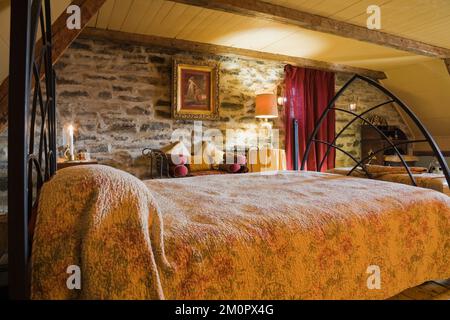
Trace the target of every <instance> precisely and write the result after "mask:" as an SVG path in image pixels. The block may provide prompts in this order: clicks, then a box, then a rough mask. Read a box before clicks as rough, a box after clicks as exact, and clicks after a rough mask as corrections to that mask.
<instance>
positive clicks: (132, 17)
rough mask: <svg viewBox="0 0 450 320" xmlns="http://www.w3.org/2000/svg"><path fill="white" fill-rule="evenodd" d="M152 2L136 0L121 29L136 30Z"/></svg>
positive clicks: (126, 30)
mask: <svg viewBox="0 0 450 320" xmlns="http://www.w3.org/2000/svg"><path fill="white" fill-rule="evenodd" d="M151 4H152V2H151V1H149V0H134V2H133V4H132V6H131V8H130V12H129V13H128V16H127V17H126V19H125V21H124V23H123V25H122V27H121V28H120V31H124V32H136V30H137V28H138V26H139V23H140V22H141V21H142V19H144V17H145V14H146V12H147V11H148V9H149V7H150V6H151Z"/></svg>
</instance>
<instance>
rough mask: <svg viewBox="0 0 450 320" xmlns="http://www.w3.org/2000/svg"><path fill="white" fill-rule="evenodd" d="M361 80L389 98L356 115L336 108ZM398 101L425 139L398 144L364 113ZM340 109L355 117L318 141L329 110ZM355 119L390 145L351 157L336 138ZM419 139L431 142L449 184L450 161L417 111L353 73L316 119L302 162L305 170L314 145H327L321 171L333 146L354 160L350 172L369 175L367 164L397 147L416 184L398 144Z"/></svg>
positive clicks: (398, 153)
mask: <svg viewBox="0 0 450 320" xmlns="http://www.w3.org/2000/svg"><path fill="white" fill-rule="evenodd" d="M358 79H359V80H362V81H364V82H366V83H367V84H369V85H370V86H372V87H374V88H376V89H377V90H379V91H381V92H382V93H384V94H385V95H386V96H387V97H388V99H389V100H387V101H385V102H383V103H380V104H377V105H376V106H373V107H371V108H369V109H367V110H365V111H364V112H362V113H361V114H357V113H355V112H353V111H350V110H346V109H342V108H337V107H335V106H334V105H335V103H336V101H337V100H338V98H339V97H340V96H341V95H342V94H343V93H344V92H345V91H346V90H347V89H348V87H349V86H350V85H351V84H352V83H353V82H354V81H356V80H358ZM394 103H396V104H397V105H398V106H399V107H400V108H401V109H402V110H403V111H404V112H405V113H406V115H408V117H409V118H410V119H411V120H412V121H413V122H414V124H415V125H416V126H417V128H419V130H420V132H421V133H422V134H423V136H424V139H418V140H406V141H401V142H398V143H394V142H392V141H391V140H390V139H389V138H388V137H387V136H386V134H385V133H384V132H383V131H382V130H380V128H378V127H377V126H375V125H373V124H372V123H371V122H370V121H369V120H367V119H366V118H365V117H364V116H365V115H366V114H368V113H370V112H372V111H374V110H376V109H378V108H381V107H383V106H385V105H388V104H394ZM332 110H334V111H339V112H344V113H347V114H350V115H352V116H353V119H352V120H350V121H349V122H348V123H347V124H346V125H345V126H344V127H343V128H342V129H341V130H340V131H339V132H337V133H336V134H335V136H334V139H333V140H332V141H331V142H329V141H323V140H319V139H317V134H318V132H319V129H320V127H321V126H322V124H323V122H324V120H325V119H326V117H327V116H328V113H329V112H330V111H332ZM356 120H361V121H362V122H363V123H364V124H366V125H368V126H370V127H371V128H373V129H374V130H375V131H376V132H378V133H379V134H380V136H381V138H382V139H383V140H385V141H386V142H387V144H388V146H387V147H384V148H381V149H378V150H375V151H374V152H373V153H371V154H370V155H368V156H366V157H363V158H362V159H361V160H357V159H356V158H355V157H354V156H352V155H351V154H350V153H348V152H347V151H345V150H343V149H342V148H340V147H339V146H337V145H336V141H337V139H338V138H339V137H340V136H341V135H342V133H343V132H345V130H347V129H348V128H349V127H350V126H351V125H352V124H353V123H354V122H355V121H356ZM419 142H427V143H428V144H429V146H430V147H431V149H432V150H433V154H434V156H435V157H436V158H437V160H438V161H439V164H440V165H441V168H442V171H443V173H444V176H445V178H446V180H447V183H448V184H449V185H450V170H449V167H448V165H447V162H446V161H445V158H444V156H443V154H442V152H441V150H440V149H439V147H438V145H437V144H436V142H435V141H434V139H433V137H432V136H431V134H430V133H429V132H428V130H427V129H426V128H425V126H424V125H423V124H422V122H421V121H420V120H419V119H418V118H417V116H416V115H415V114H414V112H412V110H411V109H410V108H409V107H408V106H407V105H406V104H405V103H404V102H402V101H401V100H400V99H399V98H398V97H397V96H395V95H394V94H393V93H392V92H390V91H389V90H388V89H386V88H385V87H383V86H382V85H380V84H379V83H378V82H376V81H374V80H372V79H370V78H367V77H364V76H360V75H355V76H353V77H352V78H351V79H350V80H349V81H348V82H347V83H346V84H345V85H344V86H343V87H342V88H341V89H340V90H339V91H338V92H337V93H336V95H335V96H334V98H333V99H332V100H331V101H330V103H329V104H328V106H327V108H326V109H325V111H324V112H323V113H322V115H321V117H320V118H319V120H318V121H317V123H316V125H315V128H314V131H313V133H312V134H311V136H310V137H309V139H308V143H307V145H306V149H305V154H304V156H303V159H302V163H301V170H304V169H305V166H306V162H307V159H308V157H309V153H310V152H311V148H312V146H313V143H314V144H317V143H319V144H325V145H327V146H328V147H327V151H326V153H325V155H324V156H323V158H322V159H321V161H320V163H319V165H318V167H317V171H319V172H320V171H321V170H322V167H323V164H324V163H325V161H326V160H327V159H328V156H329V155H330V152H331V150H332V148H334V149H336V150H338V151H341V152H342V153H344V154H345V155H346V156H348V157H349V158H350V159H352V161H353V162H355V166H354V167H353V168H352V169H351V170H350V171H349V172H348V174H347V175H351V174H352V173H353V171H355V170H356V169H357V168H362V170H363V171H364V173H365V174H366V176H368V177H370V174H369V172H368V171H367V168H366V165H365V163H366V162H367V161H369V160H371V159H372V158H373V157H374V156H375V155H377V154H378V153H381V152H384V151H386V150H390V149H392V150H394V152H395V154H396V155H397V156H398V157H399V159H400V161H401V163H402V165H403V167H405V169H406V171H407V173H408V175H409V178H410V179H411V183H412V184H413V185H414V186H417V183H416V180H415V179H414V176H413V175H412V173H411V169H410V168H409V166H408V164H407V163H406V161H405V159H404V157H403V155H402V154H401V153H400V151H399V150H398V148H397V147H399V146H401V145H408V144H412V143H419Z"/></svg>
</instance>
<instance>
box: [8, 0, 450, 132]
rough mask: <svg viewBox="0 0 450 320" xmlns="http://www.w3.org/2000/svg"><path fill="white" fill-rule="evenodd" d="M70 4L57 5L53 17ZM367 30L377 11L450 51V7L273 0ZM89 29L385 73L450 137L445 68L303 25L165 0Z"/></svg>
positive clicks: (420, 2)
mask: <svg viewBox="0 0 450 320" xmlns="http://www.w3.org/2000/svg"><path fill="white" fill-rule="evenodd" d="M70 2H71V1H70V0H52V5H53V13H52V15H53V18H54V19H55V18H56V17H57V16H59V14H61V13H62V12H63V11H64V9H65V7H66V6H67V5H68V4H69V3H70ZM266 2H270V3H274V4H279V5H283V6H287V7H291V8H295V9H298V10H302V11H306V12H311V13H314V14H319V15H322V16H326V17H330V18H333V19H337V20H342V21H346V22H349V23H353V24H357V25H365V21H366V17H367V14H366V8H367V6H368V5H371V4H377V5H379V6H380V7H381V10H382V11H381V12H382V31H384V32H387V33H392V34H396V35H399V36H403V37H406V38H410V39H414V40H418V41H423V42H426V43H429V44H433V45H437V46H441V47H446V48H450V0H288V1H286V0H271V1H266ZM9 14H10V9H9V0H3V1H2V0H0V55H1V56H0V57H1V58H0V81H2V80H3V79H4V78H6V76H7V75H8V57H9ZM89 26H91V27H96V28H100V29H109V30H120V31H123V32H132V33H140V34H148V35H158V36H163V37H169V38H177V39H185V40H191V41H198V42H204V43H212V44H220V45H226V46H234V47H239V48H245V49H253V50H259V51H264V52H271V53H280V54H285V55H291V56H298V57H304V58H312V59H316V60H322V61H328V62H335V63H345V64H348V65H353V66H359V67H366V68H372V69H376V70H381V71H385V72H386V73H387V75H388V77H389V79H388V80H386V81H385V82H384V84H385V85H386V86H388V87H389V88H392V89H393V90H394V91H395V92H396V93H397V94H398V95H399V96H400V97H401V98H403V99H404V100H405V101H407V102H408V103H409V104H410V105H411V107H412V108H413V109H414V110H415V111H416V113H418V114H419V115H421V117H422V118H423V119H425V120H424V122H425V123H426V125H427V126H428V127H429V128H430V129H431V131H432V132H433V133H434V134H435V135H439V136H443V137H446V136H449V137H450V75H449V74H448V73H447V71H446V70H445V66H444V63H443V62H442V61H439V60H436V59H432V58H428V57H423V56H418V55H415V54H410V53H407V52H403V51H398V50H394V49H390V48H386V47H382V46H378V45H373V44H369V43H365V42H360V41H356V40H352V39H347V38H343V37H338V36H333V35H329V34H324V33H319V32H315V31H310V30H305V29H302V28H299V27H296V26H292V25H287V24H281V23H275V22H270V21H267V20H262V19H258V18H249V17H244V16H240V15H237V14H230V13H225V12H221V11H214V10H209V9H203V8H199V7H194V6H188V5H184V4H179V3H174V2H171V1H165V0H107V1H106V3H105V5H104V6H103V7H102V9H101V10H100V11H99V13H98V14H97V15H96V16H95V17H94V18H93V19H92V20H91V21H90V23H89Z"/></svg>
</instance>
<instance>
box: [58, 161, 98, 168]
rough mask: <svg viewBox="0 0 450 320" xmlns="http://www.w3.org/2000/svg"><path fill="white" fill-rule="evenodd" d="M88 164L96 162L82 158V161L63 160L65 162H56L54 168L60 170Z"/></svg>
mask: <svg viewBox="0 0 450 320" xmlns="http://www.w3.org/2000/svg"><path fill="white" fill-rule="evenodd" d="M88 164H98V161H97V160H95V159H94V160H83V161H81V160H80V161H65V162H58V163H57V164H56V169H57V170H61V169H64V168H68V167H75V166H83V165H88Z"/></svg>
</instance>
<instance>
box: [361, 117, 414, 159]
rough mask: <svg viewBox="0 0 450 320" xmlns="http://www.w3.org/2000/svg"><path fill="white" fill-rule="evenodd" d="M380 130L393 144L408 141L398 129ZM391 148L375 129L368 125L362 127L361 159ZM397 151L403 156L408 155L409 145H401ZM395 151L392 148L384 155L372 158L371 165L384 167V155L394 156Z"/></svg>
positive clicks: (382, 128)
mask: <svg viewBox="0 0 450 320" xmlns="http://www.w3.org/2000/svg"><path fill="white" fill-rule="evenodd" d="M379 129H380V130H381V131H382V132H383V133H384V134H385V135H386V136H387V137H389V138H390V140H391V141H392V142H393V143H401V142H404V141H406V140H407V137H406V135H405V134H404V133H403V131H402V130H400V129H399V128H398V127H391V126H385V127H379ZM386 147H389V143H388V142H387V141H386V140H384V139H383V137H382V136H381V135H380V134H379V133H378V132H377V130H375V129H374V128H372V127H370V126H366V125H362V126H361V158H364V157H366V156H368V155H369V154H370V153H372V152H375V151H377V150H380V149H382V148H386ZM397 149H398V150H399V151H400V153H402V154H408V145H406V144H405V145H400V146H398V147H397ZM393 154H395V151H394V150H393V149H392V148H390V149H387V150H386V151H385V152H384V154H383V153H382V152H380V153H378V154H376V155H375V157H374V158H372V161H371V162H370V163H371V164H378V165H384V164H385V163H384V161H385V160H384V155H393Z"/></svg>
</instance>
